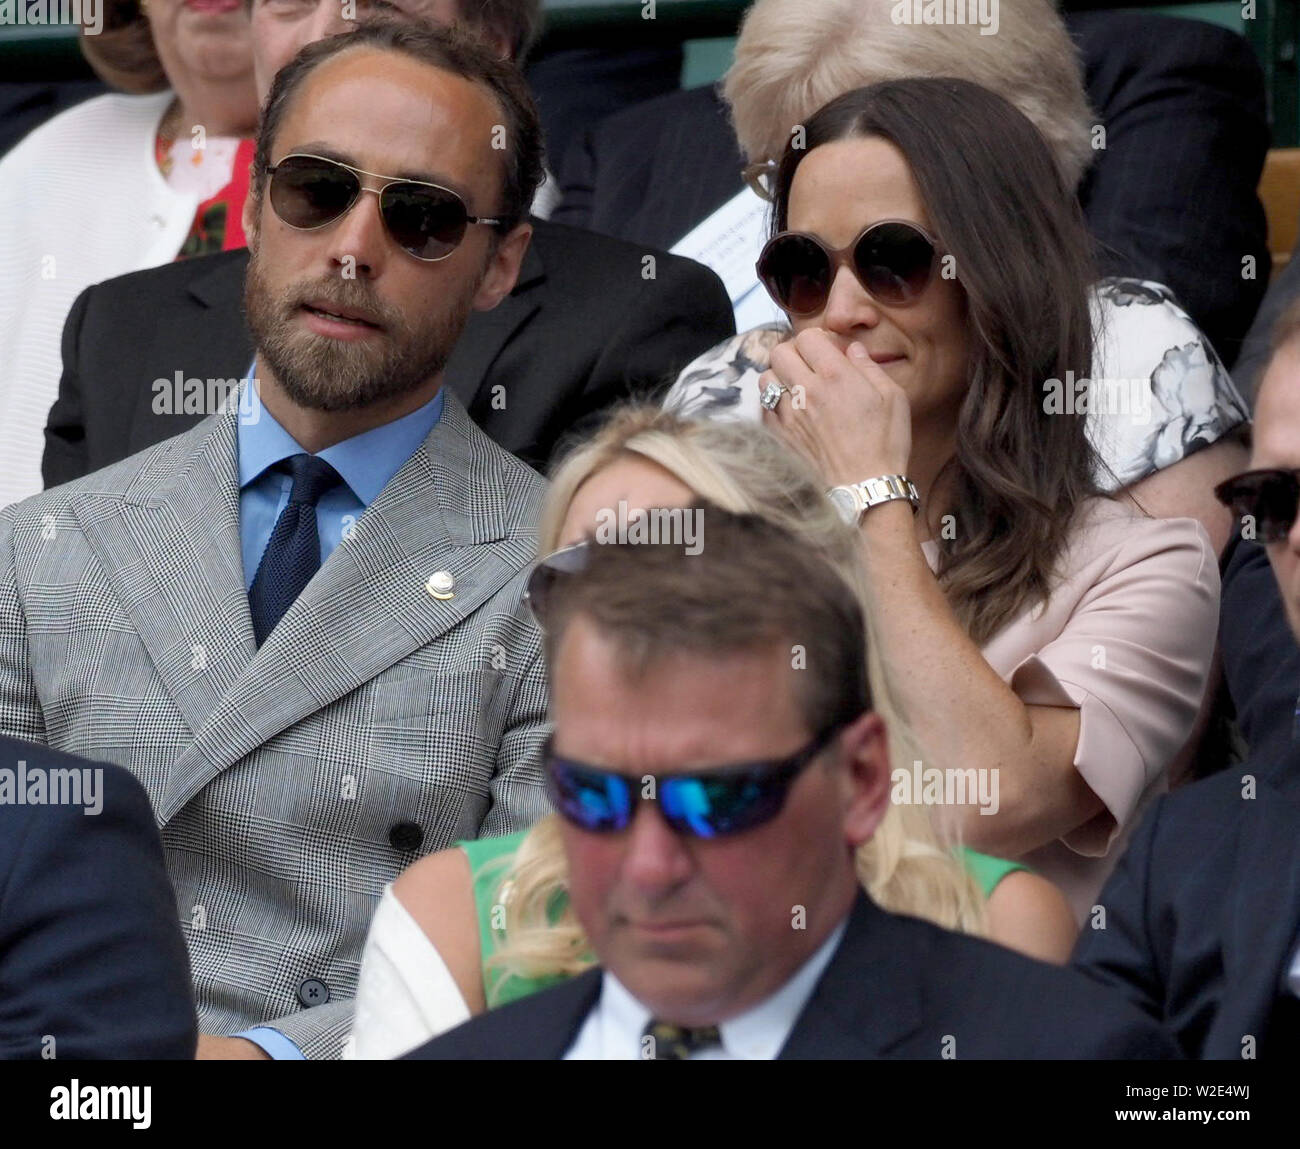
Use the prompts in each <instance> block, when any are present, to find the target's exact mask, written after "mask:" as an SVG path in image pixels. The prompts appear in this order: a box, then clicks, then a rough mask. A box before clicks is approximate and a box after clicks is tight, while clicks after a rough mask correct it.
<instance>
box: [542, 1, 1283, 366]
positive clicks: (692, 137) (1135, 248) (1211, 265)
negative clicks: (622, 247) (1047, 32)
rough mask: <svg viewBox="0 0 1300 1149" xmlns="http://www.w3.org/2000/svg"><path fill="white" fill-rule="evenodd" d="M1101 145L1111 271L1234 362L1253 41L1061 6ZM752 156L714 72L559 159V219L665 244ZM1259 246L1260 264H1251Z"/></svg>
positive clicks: (1249, 196) (1252, 305)
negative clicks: (708, 81) (1164, 297)
mask: <svg viewBox="0 0 1300 1149" xmlns="http://www.w3.org/2000/svg"><path fill="white" fill-rule="evenodd" d="M1066 25H1067V27H1068V28H1069V29H1070V32H1071V34H1072V35H1073V37H1074V39H1075V42H1076V44H1077V45H1078V48H1079V52H1080V55H1081V57H1082V60H1083V64H1084V73H1085V77H1084V78H1085V83H1086V86H1087V91H1088V98H1089V102H1090V103H1091V104H1092V106H1093V108H1094V110H1095V111H1096V112H1097V113H1098V115H1099V117H1100V121H1101V122H1102V123H1104V124H1105V126H1106V149H1105V151H1104V152H1102V153H1101V154H1100V156H1099V157H1098V160H1097V162H1096V163H1095V164H1094V165H1093V167H1092V169H1091V172H1090V174H1089V176H1088V178H1087V179H1086V180H1085V181H1084V185H1083V187H1082V188H1081V189H1080V197H1079V198H1080V201H1081V202H1082V204H1083V208H1084V214H1085V215H1086V217H1087V220H1088V226H1089V230H1090V231H1091V232H1092V234H1093V236H1094V238H1095V239H1096V240H1097V241H1098V244H1099V246H1100V247H1101V248H1102V250H1103V252H1105V253H1107V254H1105V256H1104V258H1103V259H1102V260H1101V264H1102V271H1103V273H1105V274H1124V275H1137V276H1142V277H1145V278H1149V279H1155V280H1158V281H1159V282H1161V283H1164V284H1167V285H1168V286H1169V287H1171V288H1173V290H1174V292H1175V294H1176V295H1177V296H1178V298H1179V301H1180V302H1181V303H1182V305H1183V306H1184V307H1185V308H1186V309H1187V310H1188V312H1189V313H1190V314H1191V316H1192V317H1193V318H1194V319H1195V320H1196V321H1197V322H1198V323H1199V324H1200V325H1201V327H1202V329H1203V330H1204V331H1205V332H1206V334H1207V335H1208V336H1209V337H1210V341H1211V342H1212V343H1213V344H1214V346H1215V348H1216V349H1217V350H1218V352H1219V353H1220V355H1221V356H1222V357H1223V358H1224V360H1225V361H1226V362H1229V363H1230V362H1231V361H1232V359H1233V357H1234V356H1235V355H1236V352H1237V348H1238V346H1239V345H1240V341H1241V338H1242V336H1243V335H1244V334H1245V332H1246V328H1247V326H1248V325H1249V324H1250V320H1251V317H1252V316H1253V315H1254V313H1255V309H1256V307H1257V306H1258V305H1259V300H1260V298H1261V297H1262V295H1263V292H1264V287H1265V285H1266V284H1267V283H1268V269H1269V266H1270V264H1269V256H1268V246H1267V243H1266V236H1265V221H1264V211H1263V208H1262V207H1261V206H1260V203H1259V199H1258V197H1257V196H1256V194H1255V188H1256V185H1257V184H1258V183H1259V175H1260V172H1261V170H1262V169H1263V163H1264V154H1265V152H1266V151H1267V149H1268V127H1267V121H1266V118H1265V105H1264V81H1263V75H1262V73H1261V71H1260V68H1259V64H1258V62H1257V61H1256V59H1255V56H1254V53H1253V52H1252V51H1251V49H1250V46H1249V44H1247V43H1246V41H1245V40H1244V39H1243V38H1242V37H1241V36H1238V35H1237V34H1236V33H1233V32H1229V31H1227V30H1226V29H1224V28H1220V27H1217V26H1215V25H1212V24H1207V23H1205V22H1204V21H1200V20H1181V19H1175V18H1172V17H1167V16H1153V15H1148V14H1146V13H1125V12H1084V13H1071V14H1069V15H1067V16H1066ZM744 162H745V161H744V158H743V157H742V155H741V153H740V150H739V148H738V146H737V144H736V141H735V138H734V136H733V135H732V132H731V127H730V124H729V123H728V120H727V112H726V108H725V106H724V105H723V103H722V100H721V99H720V98H719V96H718V95H717V93H716V92H715V91H714V90H713V89H712V88H707V87H706V88H694V89H691V90H690V91H686V92H674V93H672V94H670V95H667V96H663V97H660V98H659V99H655V100H650V101H647V102H646V103H645V104H642V105H639V106H637V107H634V108H630V109H628V110H627V111H624V112H620V113H617V114H616V115H613V116H610V117H608V118H607V119H605V120H604V121H602V122H601V123H599V124H598V125H596V126H595V127H594V128H592V129H590V130H589V132H588V133H587V134H586V136H585V137H582V138H580V139H579V140H578V141H577V142H576V143H575V144H574V145H573V147H572V148H571V149H570V151H569V152H568V154H567V156H566V157H565V163H564V167H563V169H562V170H561V171H560V172H559V177H560V181H561V184H562V187H563V194H564V198H563V200H562V201H561V203H560V206H559V207H558V208H557V209H556V210H555V212H554V213H553V214H552V219H554V220H555V221H556V222H561V223H568V224H573V225H575V226H578V227H590V228H592V229H594V230H595V231H600V232H605V233H606V234H608V235H613V236H618V237H619V238H621V239H627V240H632V241H634V242H637V243H650V244H654V245H655V246H657V247H664V248H670V247H672V245H673V244H675V243H676V242H677V241H678V240H679V239H681V238H682V236H684V235H685V234H686V233H687V232H688V231H690V230H691V228H693V227H694V226H695V225H696V224H698V223H700V222H701V221H702V220H704V219H705V218H707V217H708V216H709V214H710V213H712V212H713V211H715V210H716V209H717V208H719V207H721V206H722V205H723V204H724V203H726V202H727V200H729V199H730V198H731V197H732V196H734V195H735V194H736V193H737V192H739V191H740V190H741V188H742V187H743V186H744V185H743V183H742V182H741V179H740V171H741V168H742V167H743V166H744ZM1246 255H1253V256H1255V258H1256V262H1257V277H1256V279H1254V280H1243V279H1242V257H1243V256H1246Z"/></svg>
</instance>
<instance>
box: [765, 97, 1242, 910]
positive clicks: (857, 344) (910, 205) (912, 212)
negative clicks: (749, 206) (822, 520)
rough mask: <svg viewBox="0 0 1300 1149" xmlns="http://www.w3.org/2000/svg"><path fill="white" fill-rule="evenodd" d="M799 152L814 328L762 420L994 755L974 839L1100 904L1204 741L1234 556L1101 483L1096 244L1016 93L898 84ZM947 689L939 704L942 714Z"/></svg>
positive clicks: (899, 644)
mask: <svg viewBox="0 0 1300 1149" xmlns="http://www.w3.org/2000/svg"><path fill="white" fill-rule="evenodd" d="M793 142H797V143H800V144H801V145H802V146H800V147H794V146H791V147H789V148H787V150H786V152H785V154H784V155H783V156H782V158H781V162H780V164H779V166H778V169H777V173H776V178H775V189H774V190H775V203H774V219H773V224H772V230H773V239H772V242H771V243H770V244H769V245H768V247H767V248H766V249H765V252H764V255H763V258H762V260H761V261H760V271H761V273H762V274H763V276H764V279H765V282H766V284H767V286H768V288H769V290H770V291H772V293H773V295H774V297H776V298H778V299H779V300H780V301H781V303H782V305H783V306H784V307H786V308H787V311H788V313H789V315H790V323H791V326H792V328H793V335H792V337H791V338H790V339H788V340H786V341H785V342H782V343H781V344H779V345H778V346H776V347H775V348H774V349H773V350H772V354H771V366H770V368H769V369H768V370H767V371H766V372H765V373H764V374H763V375H762V376H760V378H759V380H758V381H757V384H756V388H755V389H756V390H757V391H758V392H759V394H760V396H761V402H762V406H763V408H764V410H763V419H764V422H766V423H767V424H768V425H770V426H771V427H773V428H774V429H775V430H777V431H778V433H779V434H781V435H782V436H783V437H784V438H785V439H786V440H787V442H789V443H790V444H791V445H793V446H794V447H795V448H796V449H798V450H799V451H800V452H802V453H803V454H805V455H806V456H807V457H808V458H809V459H810V460H811V461H812V462H813V463H814V464H815V466H816V467H817V469H818V471H819V472H820V474H821V475H822V476H823V479H824V481H825V483H826V486H827V487H828V488H830V494H831V498H832V499H833V500H834V501H835V502H836V504H837V506H839V507H840V509H841V511H842V513H843V514H844V516H845V519H846V521H848V522H850V523H851V524H852V525H853V526H854V528H855V529H856V531H857V533H858V538H859V544H860V548H861V551H862V556H863V561H864V565H865V568H866V572H867V586H868V591H869V593H868V595H867V609H868V614H869V617H870V619H871V626H872V629H873V633H874V635H875V638H876V645H877V648H878V649H879V651H880V657H881V659H882V661H883V662H884V664H885V666H886V667H887V670H888V674H889V679H890V683H891V689H892V690H893V692H894V698H895V702H896V704H897V706H898V709H899V712H900V714H901V716H902V718H903V720H904V721H905V722H907V723H908V724H909V726H910V727H911V729H912V730H913V731H914V732H915V734H916V737H917V739H918V742H919V743H920V747H921V750H922V752H923V756H924V758H925V760H926V761H927V763H934V764H935V765H937V766H940V767H953V766H957V765H960V766H961V767H962V768H973V769H974V770H975V771H976V772H977V773H979V772H991V771H996V772H997V776H998V777H999V779H1000V784H1001V788H1002V789H1001V794H1002V801H1001V809H1000V810H999V812H998V814H997V815H995V816H992V817H978V816H976V817H967V818H966V820H965V825H964V830H965V833H966V840H967V841H968V842H969V843H970V844H972V845H974V846H977V847H978V848H981V849H986V850H989V851H990V852H992V853H996V854H1000V855H1003V856H1006V857H1014V858H1020V859H1023V860H1028V861H1030V862H1031V863H1032V864H1033V865H1034V866H1035V868H1037V869H1039V870H1040V872H1042V873H1043V874H1044V875H1045V876H1047V877H1049V878H1051V879H1052V880H1053V881H1055V882H1056V883H1057V884H1058V885H1059V886H1061V888H1062V889H1063V890H1065V892H1066V894H1067V896H1069V898H1070V900H1071V902H1072V904H1073V906H1074V909H1075V912H1076V915H1077V917H1078V918H1079V919H1080V920H1081V921H1082V919H1083V918H1084V917H1085V916H1086V914H1087V913H1088V912H1089V909H1090V907H1091V906H1092V904H1093V899H1094V898H1095V896H1096V894H1097V892H1098V891H1099V890H1100V888H1101V885H1102V882H1103V880H1104V878H1105V876H1106V874H1107V873H1108V871H1109V869H1110V867H1111V866H1112V865H1113V862H1114V857H1115V854H1116V852H1117V850H1118V849H1119V848H1120V847H1121V846H1122V844H1123V835H1124V834H1125V831H1126V830H1127V829H1128V828H1129V827H1130V826H1131V825H1132V823H1133V821H1134V819H1135V818H1136V817H1137V815H1138V814H1139V813H1140V812H1141V810H1142V809H1143V808H1144V806H1145V805H1146V803H1147V802H1148V801H1149V799H1150V798H1151V797H1152V796H1153V795H1154V793H1155V792H1156V791H1157V790H1158V789H1160V788H1162V787H1163V786H1164V785H1165V781H1166V773H1167V771H1168V770H1169V768H1170V766H1171V763H1174V762H1175V760H1176V759H1177V758H1178V757H1179V755H1180V752H1182V751H1184V750H1185V748H1187V747H1188V744H1189V740H1190V739H1191V736H1192V735H1193V731H1194V727H1195V724H1196V720H1197V714H1198V709H1199V707H1200V705H1201V702H1202V698H1203V695H1204V691H1205V687H1206V682H1207V678H1208V675H1209V669H1210V664H1211V659H1212V655H1213V650H1214V642H1215V631H1216V624H1217V608H1218V577H1217V569H1216V564H1215V556H1214V552H1213V550H1212V548H1211V547H1210V545H1209V543H1208V540H1207V537H1206V534H1205V531H1204V529H1203V528H1202V527H1201V526H1200V524H1199V523H1197V522H1195V521H1194V520H1190V519H1155V518H1151V517H1148V516H1147V515H1146V514H1145V513H1144V511H1143V510H1142V508H1141V507H1139V506H1138V505H1137V504H1136V503H1135V502H1134V501H1133V500H1132V499H1130V498H1126V497H1124V496H1122V495H1121V496H1120V497H1117V498H1109V497H1104V496H1103V492H1102V491H1101V490H1100V488H1099V485H1098V483H1097V482H1096V475H1097V472H1098V464H1097V451H1096V449H1095V447H1094V444H1093V442H1092V441H1090V438H1089V436H1088V433H1087V430H1088V428H1087V422H1086V396H1087V395H1088V392H1087V391H1086V390H1085V391H1083V392H1082V394H1083V395H1084V396H1085V402H1084V403H1078V402H1076V403H1073V404H1070V405H1063V404H1061V403H1059V402H1057V400H1058V399H1059V397H1060V388H1061V387H1062V386H1064V385H1065V383H1066V381H1067V380H1070V381H1074V380H1077V379H1080V378H1084V377H1086V375H1087V366H1086V365H1087V364H1088V363H1090V362H1091V359H1092V351H1093V333H1092V328H1091V323H1090V317H1089V308H1088V298H1087V292H1088V286H1089V284H1091V283H1092V282H1093V275H1092V269H1091V265H1090V262H1089V258H1088V242H1087V237H1086V234H1085V232H1084V230H1083V226H1082V223H1081V220H1080V217H1079V213H1078V208H1077V205H1076V204H1075V203H1074V201H1073V200H1072V199H1071V198H1070V197H1069V196H1068V195H1066V194H1065V189H1064V187H1063V186H1062V183H1061V179H1060V175H1059V173H1058V170H1057V167H1056V165H1055V164H1054V163H1053V160H1052V156H1051V153H1050V152H1049V150H1048V148H1047V146H1046V144H1045V143H1044V142H1043V140H1042V138H1041V136H1040V135H1039V134H1038V133H1037V131H1036V130H1035V129H1034V128H1033V126H1032V125H1031V124H1030V123H1029V121H1028V120H1027V119H1025V117H1024V116H1022V115H1021V114H1020V113H1019V112H1018V111H1016V110H1015V109H1014V108H1013V107H1012V106H1011V105H1010V104H1008V103H1007V102H1006V101H1005V100H1003V99H1002V98H1001V97H999V96H997V95H995V94H993V93H992V92H989V91H987V90H986V89H984V88H980V87H978V86H976V85H974V84H970V83H967V82H965V81H960V80H947V79H944V80H938V79H931V80H901V81H894V82H890V83H884V84H877V85H873V86H871V87H867V88H862V89H858V90H856V91H853V92H849V93H846V94H845V95H843V96H841V97H839V98H837V99H835V100H833V101H831V103H829V104H828V105H826V107H824V108H822V109H821V110H820V111H819V112H817V113H816V114H815V115H814V116H812V117H811V118H810V119H809V121H808V122H807V124H806V125H804V136H803V138H802V139H800V140H799V141H793ZM936 707H941V709H942V713H943V715H944V720H943V721H942V722H935V721H933V720H932V719H933V714H934V711H935V708H936Z"/></svg>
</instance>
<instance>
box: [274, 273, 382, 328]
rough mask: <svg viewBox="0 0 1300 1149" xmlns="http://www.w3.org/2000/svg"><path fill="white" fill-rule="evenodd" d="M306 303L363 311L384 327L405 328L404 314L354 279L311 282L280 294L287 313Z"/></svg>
mask: <svg viewBox="0 0 1300 1149" xmlns="http://www.w3.org/2000/svg"><path fill="white" fill-rule="evenodd" d="M307 303H314V304H317V305H320V304H326V305H328V306H330V307H332V308H339V309H341V310H353V311H360V312H363V313H365V314H366V315H367V316H368V317H369V318H371V319H373V320H374V321H375V322H376V323H378V324H379V325H380V326H382V327H383V328H384V329H385V330H389V331H398V332H401V331H404V330H405V329H406V322H405V318H404V317H403V315H402V313H401V312H400V311H399V310H398V309H397V308H395V307H393V306H391V305H390V304H387V303H385V302H384V301H383V300H382V299H380V298H379V296H378V295H376V294H375V292H374V291H373V290H371V289H370V288H368V287H366V286H365V285H364V284H362V283H360V282H359V281H357V280H355V279H328V280H324V281H321V282H318V283H316V284H314V285H312V284H306V285H299V286H296V287H293V288H290V289H289V290H287V291H286V292H285V295H284V297H283V307H284V312H285V314H286V315H290V314H292V313H293V312H295V311H297V310H298V309H299V308H300V307H303V306H304V305H306V304H307Z"/></svg>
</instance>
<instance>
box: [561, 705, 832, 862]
mask: <svg viewBox="0 0 1300 1149" xmlns="http://www.w3.org/2000/svg"><path fill="white" fill-rule="evenodd" d="M847 725H848V722H837V723H835V724H834V725H832V726H831V727H829V728H828V729H827V730H825V731H823V732H822V733H821V734H819V735H818V736H817V737H816V738H814V739H813V740H812V741H811V742H809V743H808V745H806V746H805V747H803V749H801V750H797V751H796V752H795V753H794V754H791V755H790V756H789V757H788V758H780V759H776V760H773V761H765V762H746V763H741V764H737V765H734V766H723V767H719V768H717V769H713V770H700V771H693V772H692V773H689V774H654V775H651V774H647V775H643V776H641V775H639V776H637V777H629V776H628V775H626V774H618V773H615V772H613V771H611V770H602V769H600V767H598V766H588V765H587V764H585V763H583V762H575V761H574V760H573V759H571V758H562V757H560V756H559V755H557V754H556V753H555V751H554V748H553V745H552V739H550V738H548V739H547V740H546V745H545V746H544V747H543V750H542V764H543V768H544V770H545V772H546V788H547V792H548V793H549V794H550V797H551V802H552V803H553V804H554V806H555V808H556V810H557V811H558V812H559V813H560V815H561V816H562V817H563V818H565V819H566V820H567V821H569V822H572V823H573V825H575V826H577V827H578V828H579V829H582V830H587V831H589V832H591V833H595V834H616V833H618V832H619V831H621V830H626V829H627V828H628V826H629V825H631V823H632V819H633V817H634V816H635V814H636V807H637V803H638V802H640V801H641V800H642V796H643V793H644V792H645V790H646V788H647V787H648V786H649V785H652V786H653V789H652V790H650V791H649V792H650V793H651V794H653V795H654V799H655V800H657V801H658V803H659V813H660V814H662V815H663V819H664V821H665V822H667V823H668V825H669V826H671V827H672V829H673V830H674V831H676V832H677V833H678V834H684V835H686V836H687V837H693V838H721V837H724V836H726V835H728V834H739V833H741V832H742V831H744V830H750V829H753V828H754V827H755V826H759V825H762V824H763V823H764V822H768V821H771V819H773V818H775V817H776V816H777V815H778V814H779V813H780V812H781V808H782V807H783V806H784V805H785V800H786V797H787V795H788V794H789V793H790V787H791V786H793V785H794V782H795V779H796V778H798V777H799V775H800V774H801V773H802V772H803V771H804V769H805V768H806V767H807V766H808V764H809V763H810V762H812V761H813V760H814V759H815V758H816V757H817V755H818V754H820V753H821V752H822V751H823V750H825V749H826V747H827V746H829V745H830V744H831V742H832V741H833V740H834V738H835V737H836V735H838V734H839V732H840V731H841V730H843V729H844V727H845V726H847Z"/></svg>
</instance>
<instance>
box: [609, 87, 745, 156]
mask: <svg viewBox="0 0 1300 1149" xmlns="http://www.w3.org/2000/svg"><path fill="white" fill-rule="evenodd" d="M711 117H712V118H716V119H718V120H720V121H721V122H722V124H723V126H724V127H727V109H726V106H725V105H724V104H723V102H722V98H721V97H720V96H719V95H718V92H717V89H716V88H714V87H713V85H711V84H705V85H703V86H702V87H698V88H683V89H679V90H678V91H675V92H664V93H663V94H662V95H659V96H653V97H651V98H650V99H648V100H641V101H638V102H637V103H635V104H633V105H632V106H631V107H630V108H623V109H621V110H620V111H617V112H614V113H613V114H611V115H608V116H606V117H605V118H604V119H602V120H601V121H600V124H599V126H598V127H597V128H596V132H597V134H598V135H600V136H602V137H605V138H610V137H612V138H614V139H619V140H624V141H629V142H630V141H634V140H640V139H641V138H643V137H644V134H645V133H646V132H647V131H649V132H650V133H652V134H654V135H658V134H659V133H660V132H662V131H663V130H664V129H665V127H667V126H669V125H671V126H672V127H673V128H674V130H676V131H679V132H680V131H682V130H683V129H684V128H685V129H687V130H689V127H690V125H691V124H692V123H698V122H699V121H700V120H707V119H709V118H711ZM730 130H731V129H730V127H727V131H728V132H730Z"/></svg>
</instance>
